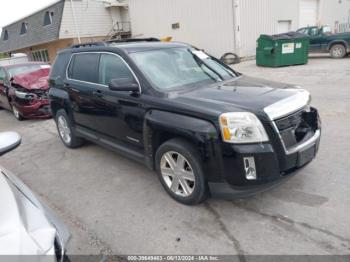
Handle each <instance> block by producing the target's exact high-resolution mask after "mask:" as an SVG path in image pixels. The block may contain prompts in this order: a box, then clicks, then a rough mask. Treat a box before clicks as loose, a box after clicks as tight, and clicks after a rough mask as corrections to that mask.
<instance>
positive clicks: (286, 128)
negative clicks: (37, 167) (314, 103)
mask: <svg viewBox="0 0 350 262" xmlns="http://www.w3.org/2000/svg"><path fill="white" fill-rule="evenodd" d="M49 83H50V92H49V96H50V105H51V110H52V113H53V116H54V118H55V120H56V123H57V128H58V133H59V136H60V138H61V140H62V142H63V143H64V144H65V145H66V146H67V147H69V148H76V147H79V146H81V145H82V143H83V139H86V140H90V141H93V142H96V143H98V144H100V145H103V146H106V147H108V148H111V149H112V150H115V151H118V152H121V153H124V155H126V156H128V157H130V158H132V159H135V160H136V161H139V162H141V163H144V164H145V165H146V166H148V167H149V168H150V169H153V170H156V172H157V174H158V176H159V179H160V181H161V183H162V185H163V187H164V188H165V190H166V191H167V192H168V193H169V195H170V196H171V197H173V198H174V199H175V200H177V201H179V202H181V203H184V204H197V203H200V202H201V201H203V200H204V199H205V198H206V197H207V196H208V195H209V194H211V195H212V196H220V197H226V196H228V197H230V198H231V197H241V196H246V195H250V194H253V193H256V192H261V191H264V190H266V189H268V188H271V187H272V186H275V185H276V184H279V183H280V182H282V181H284V180H285V178H288V177H290V176H291V175H292V174H295V173H296V171H297V170H298V169H300V168H301V167H303V166H304V165H306V164H307V163H309V162H310V161H311V160H312V159H313V158H314V157H315V155H316V153H317V150H318V148H319V142H320V135H321V125H320V118H319V116H318V112H317V110H316V109H315V108H314V107H311V106H310V94H309V92H307V91H305V90H303V89H301V88H298V87H295V86H292V85H288V84H282V83H275V82H271V81H267V80H262V79H256V78H252V77H248V76H244V75H242V74H240V73H238V72H236V71H234V70H232V69H231V68H230V67H229V66H227V65H225V64H224V63H222V62H221V61H220V60H218V59H216V58H214V57H211V56H209V55H207V54H206V53H204V52H203V51H200V50H197V49H194V48H193V47H191V46H189V45H186V44H182V43H160V42H154V41H146V40H145V41H144V42H135V43H133V42H131V41H130V40H129V42H127V43H120V42H105V43H96V44H95V45H94V44H92V43H90V44H89V45H87V46H85V47H84V45H80V46H78V47H72V48H70V49H67V50H64V51H62V52H60V53H59V54H58V57H57V59H56V62H55V64H54V65H53V69H52V72H51V75H50V80H49ZM130 186H132V185H130Z"/></svg>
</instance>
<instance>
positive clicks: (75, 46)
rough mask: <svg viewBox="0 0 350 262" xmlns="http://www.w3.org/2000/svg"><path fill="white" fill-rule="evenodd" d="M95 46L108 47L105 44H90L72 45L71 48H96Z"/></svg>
mask: <svg viewBox="0 0 350 262" xmlns="http://www.w3.org/2000/svg"><path fill="white" fill-rule="evenodd" d="M94 46H106V43H105V42H90V43H84V44H77V45H71V46H70V48H80V47H94Z"/></svg>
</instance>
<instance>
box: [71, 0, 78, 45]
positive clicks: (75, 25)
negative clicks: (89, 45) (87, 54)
mask: <svg viewBox="0 0 350 262" xmlns="http://www.w3.org/2000/svg"><path fill="white" fill-rule="evenodd" d="M70 4H71V8H72V15H73V21H74V27H75V33H76V34H77V38H78V43H79V44H81V39H80V33H79V28H78V23H77V18H76V15H75V9H74V4H73V0H70Z"/></svg>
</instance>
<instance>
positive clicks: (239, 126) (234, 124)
mask: <svg viewBox="0 0 350 262" xmlns="http://www.w3.org/2000/svg"><path fill="white" fill-rule="evenodd" d="M219 121H220V128H221V134H222V138H223V140H224V141H225V142H227V143H232V144H243V143H259V142H266V141H269V138H268V136H267V134H266V132H265V129H264V127H263V125H262V124H261V122H260V121H259V119H258V118H257V117H256V116H255V115H254V114H252V113H248V112H235V113H224V114H222V115H220V119H219Z"/></svg>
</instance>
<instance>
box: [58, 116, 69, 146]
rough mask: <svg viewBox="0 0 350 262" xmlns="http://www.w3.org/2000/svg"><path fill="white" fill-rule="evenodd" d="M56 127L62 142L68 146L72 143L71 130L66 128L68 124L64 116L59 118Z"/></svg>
mask: <svg viewBox="0 0 350 262" xmlns="http://www.w3.org/2000/svg"><path fill="white" fill-rule="evenodd" d="M57 127H58V131H59V133H60V136H61V138H62V140H63V141H64V142H65V143H66V144H70V142H71V141H72V135H71V130H70V128H69V126H68V122H67V120H66V118H65V117H64V116H59V117H58V119H57Z"/></svg>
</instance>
